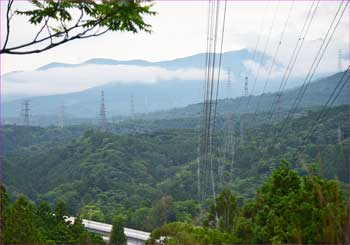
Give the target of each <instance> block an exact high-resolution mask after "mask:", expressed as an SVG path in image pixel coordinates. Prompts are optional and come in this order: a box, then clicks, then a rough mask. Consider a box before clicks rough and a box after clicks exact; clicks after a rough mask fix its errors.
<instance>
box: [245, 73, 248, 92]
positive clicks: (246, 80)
mask: <svg viewBox="0 0 350 245" xmlns="http://www.w3.org/2000/svg"><path fill="white" fill-rule="evenodd" d="M244 96H248V77H247V76H246V77H245V82H244Z"/></svg>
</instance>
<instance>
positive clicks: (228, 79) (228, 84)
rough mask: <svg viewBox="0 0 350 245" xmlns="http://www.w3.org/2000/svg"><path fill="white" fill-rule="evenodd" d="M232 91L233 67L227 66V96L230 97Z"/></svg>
mask: <svg viewBox="0 0 350 245" xmlns="http://www.w3.org/2000/svg"><path fill="white" fill-rule="evenodd" d="M230 93H231V68H230V67H228V68H227V95H226V98H227V99H228V98H229V97H230Z"/></svg>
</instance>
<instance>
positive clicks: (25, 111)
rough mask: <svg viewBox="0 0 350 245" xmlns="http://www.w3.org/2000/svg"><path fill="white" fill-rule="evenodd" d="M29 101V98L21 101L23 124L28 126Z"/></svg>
mask: <svg viewBox="0 0 350 245" xmlns="http://www.w3.org/2000/svg"><path fill="white" fill-rule="evenodd" d="M29 106H30V103H29V100H25V101H23V107H22V114H23V125H24V126H29V125H30V124H29V112H30V109H29Z"/></svg>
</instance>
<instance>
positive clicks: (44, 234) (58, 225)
mask: <svg viewBox="0 0 350 245" xmlns="http://www.w3.org/2000/svg"><path fill="white" fill-rule="evenodd" d="M1 190H2V193H1V194H2V195H5V196H6V191H5V189H4V188H3V187H1ZM1 200H2V202H3V203H2V204H3V205H4V204H5V202H6V201H5V200H4V199H1ZM3 207H5V208H2V210H1V216H2V222H3V223H2V234H1V237H0V238H1V240H0V241H1V243H4V244H16V243H19V244H28V243H30V244H77V243H83V244H84V243H85V244H87V243H90V244H95V243H96V244H103V240H102V238H101V237H99V236H97V235H94V234H91V233H89V232H88V231H87V230H86V229H85V228H84V226H83V225H82V223H81V220H80V219H79V218H78V219H77V220H76V222H75V223H74V224H69V223H67V222H66V221H65V219H64V217H63V216H61V215H62V214H64V213H65V204H64V203H62V202H60V203H58V204H57V207H56V208H55V211H53V210H52V209H51V207H50V205H49V204H48V203H44V202H43V203H41V204H40V205H39V207H38V208H36V207H35V206H34V205H33V204H32V203H31V202H29V201H28V200H27V199H26V198H25V197H24V196H20V197H19V198H18V199H17V200H16V201H15V202H14V203H8V204H6V205H5V206H3Z"/></svg>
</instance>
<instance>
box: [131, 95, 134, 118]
mask: <svg viewBox="0 0 350 245" xmlns="http://www.w3.org/2000/svg"><path fill="white" fill-rule="evenodd" d="M134 115H135V103H134V95H133V94H131V95H130V116H131V117H134Z"/></svg>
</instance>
